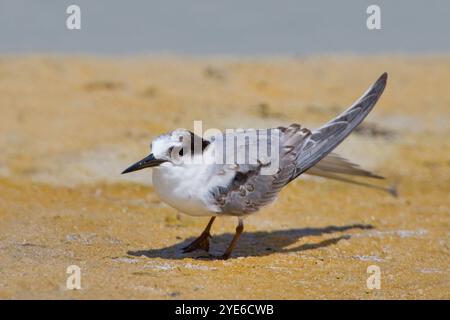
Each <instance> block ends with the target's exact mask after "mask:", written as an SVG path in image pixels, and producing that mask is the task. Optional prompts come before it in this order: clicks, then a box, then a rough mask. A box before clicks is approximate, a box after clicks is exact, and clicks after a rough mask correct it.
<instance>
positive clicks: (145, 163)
mask: <svg viewBox="0 0 450 320" xmlns="http://www.w3.org/2000/svg"><path fill="white" fill-rule="evenodd" d="M163 162H165V160H159V159H156V158H155V156H154V155H153V153H152V154H150V155H149V156H147V157H145V158H144V159H142V160H141V161H138V162H136V163H135V164H133V165H131V166H129V167H128V168H127V169H125V170H124V171H123V172H122V174H125V173H129V172H133V171H138V170H141V169H144V168H150V167H156V166H159V165H160V164H161V163H163Z"/></svg>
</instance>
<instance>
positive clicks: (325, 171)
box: [122, 73, 394, 259]
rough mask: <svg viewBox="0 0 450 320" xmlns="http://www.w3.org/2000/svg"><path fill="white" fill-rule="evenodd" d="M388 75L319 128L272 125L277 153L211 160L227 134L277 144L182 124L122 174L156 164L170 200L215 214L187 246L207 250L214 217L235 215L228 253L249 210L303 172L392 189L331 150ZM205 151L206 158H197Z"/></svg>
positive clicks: (160, 186)
mask: <svg viewBox="0 0 450 320" xmlns="http://www.w3.org/2000/svg"><path fill="white" fill-rule="evenodd" d="M386 81H387V73H383V74H382V75H381V76H380V77H379V78H378V80H377V81H376V82H375V83H374V84H373V85H372V86H371V87H370V88H369V89H368V90H367V91H366V92H365V93H364V94H363V95H362V96H361V97H360V98H359V99H358V100H357V101H356V102H355V103H354V104H353V105H351V106H350V107H349V108H348V109H347V110H345V111H344V112H343V113H342V114H340V115H339V116H337V117H336V118H334V119H333V120H331V121H329V122H328V123H326V124H325V125H323V126H321V127H319V128H317V129H315V130H308V129H306V128H304V127H302V126H301V125H299V124H296V123H294V124H291V125H290V126H288V127H278V128H272V129H268V130H269V131H270V133H271V137H272V136H274V137H277V143H278V149H277V150H278V152H273V153H272V154H271V155H269V156H265V157H262V156H260V155H259V154H257V155H256V159H253V160H256V161H253V162H252V161H249V159H247V158H246V159H244V161H241V162H238V161H236V160H235V159H236V156H235V155H232V157H231V158H232V159H234V161H232V162H231V163H230V162H228V161H224V162H223V163H220V162H219V163H218V162H217V161H205V158H207V159H210V160H211V159H212V158H214V159H217V158H215V157H214V156H213V155H214V154H219V153H220V154H221V153H222V152H223V146H224V145H226V141H225V140H227V141H236V140H237V141H240V142H239V143H238V145H237V146H236V147H235V148H234V149H233V150H235V152H237V153H240V152H244V151H245V150H247V149H248V148H249V147H252V146H253V147H254V146H255V144H259V143H261V140H264V141H263V143H268V144H271V143H272V140H271V139H272V138H270V139H267V138H266V139H261V138H260V136H259V135H258V136H257V137H258V138H257V139H256V140H257V141H251V140H252V139H240V138H242V137H243V136H248V135H249V133H250V132H252V131H253V132H255V130H254V129H248V130H247V129H246V130H240V131H236V132H235V133H231V134H230V133H228V134H217V135H215V136H213V137H210V138H203V137H200V136H198V135H196V134H194V133H192V132H190V131H188V130H186V129H176V130H173V131H171V132H168V133H166V134H163V135H160V136H158V137H156V138H155V139H154V140H153V141H152V143H151V145H150V147H151V151H152V153H151V154H150V155H149V156H147V157H145V158H144V159H142V160H140V161H138V162H137V163H135V164H133V165H131V166H130V167H128V168H127V169H126V170H124V171H123V172H122V174H125V173H129V172H133V171H137V170H141V169H144V168H153V172H152V180H153V186H154V189H155V191H156V193H157V194H158V195H159V197H160V198H161V199H162V200H163V201H164V202H166V203H167V204H169V205H170V206H171V207H173V208H175V209H177V210H179V211H181V212H183V213H186V214H189V215H193V216H210V217H211V219H210V221H209V223H208V225H207V226H206V228H205V229H204V231H203V232H202V233H201V234H200V236H199V237H198V238H196V239H195V240H194V241H193V242H192V243H190V244H189V245H188V246H186V247H184V248H183V251H184V252H191V251H194V250H197V249H202V250H205V251H209V238H210V237H211V233H210V231H211V226H212V224H213V222H214V220H215V219H216V217H218V216H235V217H237V219H238V225H237V227H236V232H235V235H234V237H233V239H232V240H231V243H230V244H229V246H228V248H227V249H226V251H225V252H224V254H223V255H222V256H221V257H220V258H223V259H228V258H229V257H230V256H231V254H232V251H233V249H234V248H235V246H236V243H237V241H238V239H239V236H240V235H241V233H242V232H243V230H244V222H243V221H244V220H243V219H244V217H246V216H248V215H249V214H252V213H255V212H257V211H259V210H260V209H261V208H263V207H265V206H267V205H268V204H270V203H271V202H273V201H274V200H275V199H276V197H277V195H278V194H279V192H280V190H281V189H282V188H283V187H285V186H286V185H287V184H289V182H291V181H293V180H294V179H296V178H297V177H298V176H300V175H301V174H303V173H305V174H312V175H318V176H322V177H326V178H332V179H338V180H342V181H346V182H353V183H356V184H361V185H366V186H372V187H375V188H379V189H384V190H386V191H389V192H391V193H394V191H393V190H390V189H388V188H383V187H380V186H376V185H371V184H366V183H363V182H358V181H355V180H351V179H348V178H347V177H348V176H361V177H367V178H376V179H382V178H383V177H381V176H379V175H377V174H374V173H372V172H370V171H368V170H364V169H362V168H361V167H360V166H358V165H356V164H354V163H352V162H350V161H348V160H346V159H344V158H342V157H340V156H339V155H337V154H335V153H332V150H333V149H334V148H336V147H337V146H338V145H339V144H340V143H341V142H342V141H343V140H344V139H345V138H346V137H347V136H348V135H349V134H350V133H351V132H352V131H353V130H354V129H355V128H356V127H357V126H358V125H359V124H360V123H361V122H362V121H363V119H364V118H365V117H366V116H367V115H368V114H369V112H370V111H371V110H372V109H373V107H374V106H375V104H376V102H377V101H378V99H379V98H380V96H381V94H382V93H383V91H384V88H385V86H386ZM256 131H258V130H256ZM253 140H255V139H253ZM219 151H220V152H219ZM275 157H276V159H275ZM200 158H201V159H202V160H201V161H198V160H199V159H200ZM241 158H242V157H241ZM244 158H245V157H244ZM225 159H226V160H229V159H230V156H229V155H225ZM275 160H276V163H277V167H276V170H275V171H273V172H270V173H267V172H265V173H264V172H263V171H264V169H266V168H267V167H268V166H269V165H270V164H271V163H272V162H275ZM346 176H347V177H346Z"/></svg>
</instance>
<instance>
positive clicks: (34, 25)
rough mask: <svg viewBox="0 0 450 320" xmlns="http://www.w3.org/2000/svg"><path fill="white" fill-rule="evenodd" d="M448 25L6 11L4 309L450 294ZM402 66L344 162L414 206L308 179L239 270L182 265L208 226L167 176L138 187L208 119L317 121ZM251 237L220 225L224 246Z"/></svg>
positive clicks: (259, 218)
mask: <svg viewBox="0 0 450 320" xmlns="http://www.w3.org/2000/svg"><path fill="white" fill-rule="evenodd" d="M73 4H75V5H78V6H79V7H80V9H81V30H69V29H68V28H67V27H66V20H67V18H68V17H69V14H67V13H66V9H67V7H68V6H69V5H73ZM372 4H376V5H378V6H379V7H380V9H381V29H380V30H369V29H368V28H367V25H366V20H367V18H368V16H369V14H367V13H366V10H367V7H368V6H369V5H372ZM449 17H450V2H448V1H444V0H442V1H439V0H434V1H418V0H417V1H406V0H402V1H381V0H380V1H365V0H353V1H350V0H346V1H324V0H319V1H267V0H262V1H261V0H260V1H256V0H249V1H234V0H233V1H225V2H224V1H221V2H219V1H206V0H202V1H195V0H194V1H132V2H124V1H111V0H109V1H106V0H96V1H87V0H86V1H81V0H80V1H65V0H64V1H61V0H54V1H50V0H45V1H44V0H43V1H31V0H29V1H23V0H15V1H12V0H11V1H9V0H0V114H1V116H0V150H1V152H0V221H1V223H0V298H8V299H11V298H71V299H72V298H156V299H178V298H183V299H195V298H208V299H212V298H216V299H222V298H228V299H236V298H238V299H245V298H253V299H273V298H276V299H299V298H308V299H312V298H320V299H324V298H357V299H385V298H401V299H413V298H414V299H425V298H441V299H448V298H449V297H450V293H449V288H450V269H449V262H450V258H449V257H450V243H449V239H450V237H449V230H450V200H449V197H448V194H449V192H450V187H449V186H450V142H449V139H448V137H449V134H450V132H449V115H450V114H449V110H450V92H449V90H448V84H449V82H450V55H449V50H450V41H449V40H448V31H449V30H450V19H449ZM385 71H386V72H388V73H389V80H388V85H387V88H386V90H385V92H384V94H383V96H382V97H381V99H380V101H379V102H378V104H377V105H376V107H375V108H374V110H373V111H372V113H371V114H370V115H369V116H368V117H367V119H366V120H365V121H364V123H363V124H362V125H361V126H360V127H358V129H357V130H355V132H354V133H353V134H352V135H351V136H350V137H349V138H348V139H346V141H345V142H344V143H343V144H342V145H340V146H339V147H338V148H337V150H336V151H337V153H339V154H341V155H342V156H344V157H346V158H348V159H350V160H352V161H353V162H356V163H358V164H360V165H362V166H363V167H364V168H367V169H369V170H372V171H374V172H376V173H378V174H381V175H383V176H385V177H386V180H384V181H374V182H373V183H376V184H377V185H379V186H384V187H388V186H395V187H396V188H397V189H398V191H399V196H398V197H393V196H392V195H390V194H388V193H386V192H381V191H379V190H373V189H369V188H362V187H357V186H355V185H350V184H344V183H341V182H336V181H329V180H324V179H320V178H309V177H307V176H304V177H303V176H302V177H301V179H297V180H296V181H295V182H293V183H291V184H290V185H289V186H288V187H287V188H285V189H284V190H283V192H282V193H281V195H280V198H279V200H278V201H277V202H276V203H275V204H274V205H273V206H270V207H268V208H267V209H265V210H264V211H262V212H261V213H259V214H257V215H253V216H251V217H249V218H248V219H247V220H246V232H245V234H244V235H243V236H242V238H241V240H240V242H239V244H238V247H237V249H236V250H235V253H234V256H233V258H232V259H230V260H228V261H226V262H222V261H215V260H208V259H206V260H205V259H196V257H198V256H197V255H201V253H194V254H193V255H185V254H182V253H181V250H180V248H181V247H182V246H184V245H185V244H186V243H187V241H189V240H192V238H193V237H194V236H197V235H198V234H199V233H200V230H202V228H203V227H204V225H205V224H206V222H207V221H206V220H205V219H198V218H197V219H196V218H191V217H188V216H185V215H182V214H180V213H179V212H176V211H175V210H174V209H172V208H170V207H168V206H167V205H166V204H164V203H163V202H161V201H160V200H159V198H158V197H157V196H156V194H155V193H154V192H153V189H152V182H151V170H147V171H140V172H138V173H135V174H129V175H126V176H122V175H120V172H121V171H122V170H123V169H125V168H126V167H127V166H128V165H130V164H131V163H134V162H135V161H137V160H139V159H141V158H142V157H143V156H145V155H147V154H148V153H149V144H150V141H151V139H153V138H154V137H155V136H157V135H159V134H161V133H164V132H166V131H168V130H172V129H174V128H177V127H184V128H187V129H193V121H194V120H202V121H203V128H204V129H207V128H219V129H225V128H239V127H244V128H245V127H253V128H255V127H256V128H267V127H272V126H279V125H288V124H290V123H292V122H297V123H300V124H301V125H303V126H306V127H308V128H311V129H313V128H315V127H316V126H319V125H321V124H323V123H325V122H326V121H328V120H329V119H331V118H333V117H335V116H336V115H337V114H339V113H340V112H342V111H343V110H344V109H345V108H347V106H349V105H350V104H351V103H352V102H353V101H355V100H356V99H357V98H358V97H359V96H360V95H361V94H362V93H363V92H364V91H365V90H366V89H367V88H368V87H369V86H370V85H371V84H372V83H373V82H374V81H375V80H376V79H377V78H378V77H379V76H380V75H381V74H382V73H383V72H385ZM234 228H235V221H234V220H233V219H219V221H218V223H216V224H215V225H214V227H213V236H214V237H213V238H212V244H211V247H212V249H211V250H212V252H213V253H220V252H222V251H223V249H224V248H225V246H226V245H227V243H228V242H229V240H230V238H231V236H232V235H231V232H232V231H233V230H234ZM72 264H76V265H78V266H80V268H81V270H82V288H83V290H78V291H76V292H73V291H69V290H67V288H66V287H65V283H66V277H67V274H66V268H67V266H69V265H72ZM374 264H375V265H377V266H379V267H380V268H381V270H382V279H383V280H382V290H369V289H368V288H367V287H366V278H367V276H368V274H367V271H366V270H367V267H368V266H370V265H374Z"/></svg>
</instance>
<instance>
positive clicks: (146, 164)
mask: <svg viewBox="0 0 450 320" xmlns="http://www.w3.org/2000/svg"><path fill="white" fill-rule="evenodd" d="M196 143H199V144H200V148H201V149H200V150H203V149H204V148H205V147H206V145H207V144H208V143H209V142H207V141H205V140H203V139H202V138H200V137H199V136H196V135H195V134H193V133H192V132H191V131H189V130H186V129H176V130H173V131H170V132H168V133H166V134H163V135H160V136H158V137H156V138H155V139H154V140H153V141H152V143H151V145H150V148H151V150H152V153H151V154H150V155H148V156H147V157H145V158H144V159H142V160H140V161H138V162H136V163H135V164H133V165H131V166H130V167H128V168H127V169H125V170H124V171H123V172H122V174H124V173H129V172H133V171H137V170H141V169H144V168H150V167H157V166H159V165H160V164H162V163H164V162H170V163H172V164H175V165H176V164H180V163H183V160H185V158H186V157H188V155H192V154H193V153H194V150H196V148H195V144H196Z"/></svg>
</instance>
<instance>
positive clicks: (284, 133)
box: [210, 124, 311, 216]
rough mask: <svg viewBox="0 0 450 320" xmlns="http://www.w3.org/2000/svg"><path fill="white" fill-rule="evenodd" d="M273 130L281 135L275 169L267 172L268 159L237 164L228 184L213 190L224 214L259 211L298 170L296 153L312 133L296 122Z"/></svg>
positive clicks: (212, 194) (216, 202)
mask: <svg viewBox="0 0 450 320" xmlns="http://www.w3.org/2000/svg"><path fill="white" fill-rule="evenodd" d="M272 130H274V131H275V132H276V133H277V134H278V137H279V139H280V140H279V159H278V166H277V170H276V172H274V173H273V174H264V173H263V172H262V171H263V169H264V168H266V167H267V166H269V165H270V163H268V162H262V161H259V160H258V161H257V163H256V164H237V165H235V166H234V167H233V168H232V169H229V170H234V171H235V173H234V176H233V178H232V179H231V181H230V182H229V183H228V184H227V185H225V186H217V187H215V188H214V189H212V190H211V192H210V193H211V196H212V198H213V201H214V202H215V205H216V206H218V207H219V208H220V211H221V212H222V213H226V214H229V215H236V216H240V215H245V214H249V213H252V212H255V211H258V210H259V209H260V208H261V207H263V206H265V205H267V204H269V203H270V202H272V201H273V200H275V198H276V197H277V195H278V193H279V192H280V190H281V189H282V188H283V186H285V185H286V184H287V183H288V182H289V180H290V178H291V176H292V174H293V173H294V171H295V169H296V164H295V159H296V157H297V152H298V150H299V149H300V148H301V145H302V144H303V142H304V141H306V140H307V137H308V136H309V135H310V134H311V132H310V131H309V130H307V129H304V128H301V127H300V125H298V124H293V125H291V126H289V127H288V128H277V129H272Z"/></svg>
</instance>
